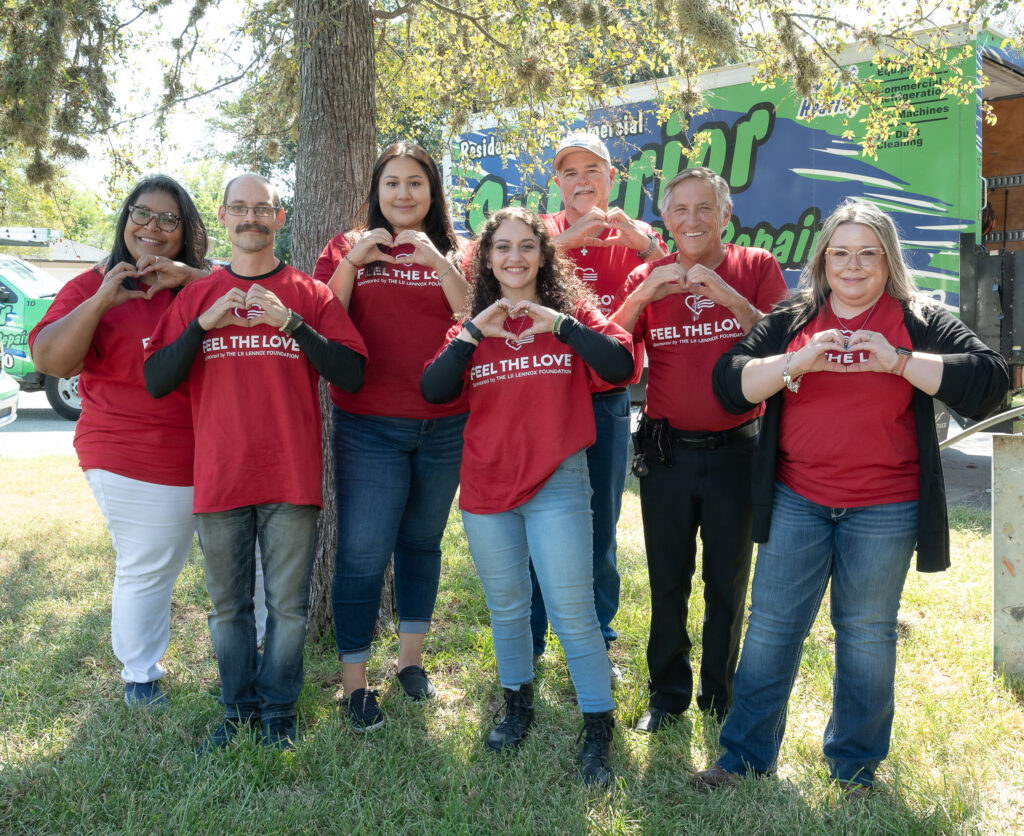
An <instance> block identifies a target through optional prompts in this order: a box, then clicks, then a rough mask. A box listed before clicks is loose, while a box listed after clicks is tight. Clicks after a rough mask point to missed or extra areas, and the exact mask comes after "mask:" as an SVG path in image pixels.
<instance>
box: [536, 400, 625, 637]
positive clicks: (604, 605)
mask: <svg viewBox="0 0 1024 836" xmlns="http://www.w3.org/2000/svg"><path fill="white" fill-rule="evenodd" d="M593 401H594V423H595V424H596V425H597V440H596V441H595V442H594V443H593V444H592V445H591V446H590V447H588V448H587V468H588V469H589V471H590V487H591V489H592V490H593V492H594V493H593V496H591V498H590V510H591V511H593V512H594V605H595V606H596V607H597V620H598V622H599V623H600V625H601V633H602V635H604V643H605V646H606V647H607V646H610V645H611V643H612V642H613V641H615V640H616V639H617V638H618V637H619V634H618V633H616V632H615V630H614V629H612V626H611V624H612V619H613V618H615V614H616V613H617V612H618V611H619V570H618V567H617V564H616V559H615V547H616V543H615V529H616V527H617V526H618V524H619V513H620V512H621V511H622V492H623V491H624V490H625V489H626V470H627V466H628V463H629V391H628V390H627V391H625V392H616V393H615V394H609V395H601V394H598V395H594V396H593ZM530 581H531V583H532V584H533V598H532V600H531V602H530V630H531V632H532V633H533V652H534V654H540V653H543V652H544V648H545V646H546V645H547V631H548V614H547V610H546V609H545V608H544V596H543V595H542V594H541V591H540V585H539V584H538V583H537V573H536V571H535V570H534V568H533V563H532V562H531V564H530Z"/></svg>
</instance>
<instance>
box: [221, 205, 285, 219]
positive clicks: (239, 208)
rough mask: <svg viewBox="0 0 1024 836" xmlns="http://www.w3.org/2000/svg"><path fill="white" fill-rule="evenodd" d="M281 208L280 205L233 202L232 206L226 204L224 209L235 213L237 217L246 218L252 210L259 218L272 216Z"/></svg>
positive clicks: (230, 213)
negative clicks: (252, 204) (248, 204)
mask: <svg viewBox="0 0 1024 836" xmlns="http://www.w3.org/2000/svg"><path fill="white" fill-rule="evenodd" d="M280 209H281V207H280V206H267V205H265V204H264V205H260V206H246V205H245V204H244V203H232V204H231V205H230V206H225V207H224V211H225V212H227V213H228V214H229V215H234V216H235V217H236V218H244V217H245V216H246V215H248V214H249V213H250V212H252V213H253V214H254V215H255V216H256V217H257V218H271V217H273V216H274V215H275V214H277V212H278V211H279V210H280Z"/></svg>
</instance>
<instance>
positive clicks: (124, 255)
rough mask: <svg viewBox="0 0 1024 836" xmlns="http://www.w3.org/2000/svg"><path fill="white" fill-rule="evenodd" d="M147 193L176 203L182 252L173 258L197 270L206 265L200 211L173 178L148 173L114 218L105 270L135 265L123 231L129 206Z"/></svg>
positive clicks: (204, 239)
mask: <svg viewBox="0 0 1024 836" xmlns="http://www.w3.org/2000/svg"><path fill="white" fill-rule="evenodd" d="M146 192H165V193H166V194H168V195H170V196H171V197H173V198H174V201H175V203H177V204H178V213H177V214H178V215H179V216H180V217H181V229H182V235H181V250H180V251H179V252H178V253H177V255H175V256H174V258H175V259H176V260H178V261H180V262H182V263H183V264H187V265H188V266H189V267H194V268H196V269H202V268H203V267H206V266H208V265H209V262H207V260H206V250H207V248H208V246H209V238H208V236H207V234H206V224H204V223H203V219H202V218H201V217H199V210H198V209H196V205H195V203H193V202H192V198H191V197H190V196H189V193H188V192H187V191H185V188H184V186H182V185H181V183H179V182H178V181H177V180H175V179H174V178H173V177H168V176H167V175H166V174H150V175H148V176H146V177H143V178H142V179H141V180H139V182H138V183H136V184H135V187H134V188H133V189H132V190H131V192H130V193H129V194H128V197H126V198H125V200H124V205H123V206H121V214H120V215H119V216H118V218H117V232H116V233H115V235H114V248H113V249H112V250H111V251H110V256H109V257H108V258H107V265H106V269H107V270H111V269H113V268H114V266H115V265H117V264H120V263H121V262H122V261H126V262H128V263H129V264H134V263H135V259H134V258H132V254H131V253H130V252H128V247H127V246H126V245H125V243H124V231H125V228H126V227H127V226H128V216H129V215H130V214H131V210H130V209H129V208H128V207H130V206H134V205H135V201H137V200H138V199H139V197H140V196H141V195H143V194H145V193H146Z"/></svg>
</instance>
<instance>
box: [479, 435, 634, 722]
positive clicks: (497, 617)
mask: <svg viewBox="0 0 1024 836" xmlns="http://www.w3.org/2000/svg"><path fill="white" fill-rule="evenodd" d="M462 522H463V525H464V526H465V529H466V537H467V539H468V540H469V551H470V553H471V554H472V555H473V562H474V563H475V564H476V570H477V572H478V573H479V575H480V581H481V583H482V584H483V587H484V594H485V595H486V596H487V608H488V609H489V610H490V611H491V632H492V635H493V639H494V655H495V656H496V657H497V660H498V675H499V677H500V679H501V684H502V686H503V687H505V688H517V687H519V686H520V685H523V684H525V683H527V682H530V681H532V680H533V658H532V657H533V654H532V644H533V643H532V638H531V633H530V588H531V587H530V568H529V565H530V558H531V556H532V558H533V565H534V567H535V569H536V571H537V577H538V579H539V580H540V586H541V589H543V590H544V598H545V600H546V601H547V606H548V614H549V615H550V617H551V626H552V627H553V628H554V630H555V633H556V634H557V635H558V638H559V640H560V641H561V643H562V649H563V650H564V651H565V659H566V662H568V664H569V673H570V674H571V675H572V681H573V684H574V685H575V686H576V696H577V698H578V701H579V706H580V709H581V710H582V711H584V712H595V711H609V710H610V709H611V708H613V707H614V703H613V701H612V691H611V682H610V680H609V679H608V653H607V650H606V649H605V646H604V640H603V639H602V637H601V626H600V625H599V624H598V622H597V613H596V612H595V611H594V580H593V570H592V565H593V547H592V545H591V544H592V539H591V538H592V522H591V511H590V479H589V477H588V476H587V459H586V456H585V455H584V453H583V451H582V450H581V451H580V452H578V453H574V454H573V455H571V456H569V458H567V459H566V460H565V461H564V462H562V464H561V465H560V466H559V467H558V470H556V471H555V472H554V473H553V474H552V476H551V477H550V478H549V479H548V481H547V482H545V483H544V487H542V488H541V489H540V491H539V492H538V493H537V494H535V495H534V496H533V498H532V499H530V500H529V501H527V502H525V503H523V504H522V505H520V506H519V507H518V508H513V509H512V510H511V511H501V512H499V513H496V514H471V513H469V512H467V511H463V512H462Z"/></svg>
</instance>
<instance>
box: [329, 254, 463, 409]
mask: <svg viewBox="0 0 1024 836" xmlns="http://www.w3.org/2000/svg"><path fill="white" fill-rule="evenodd" d="M468 246H469V245H468V243H465V244H463V254H465V251H466V249H467V248H468ZM350 249H351V246H350V245H349V243H348V241H347V240H346V239H345V236H344V235H335V236H334V238H332V239H331V240H330V241H329V242H328V244H327V246H326V247H324V251H323V253H321V255H320V258H318V259H317V262H316V268H315V269H314V270H313V278H314V279H318V280H319V281H322V282H324V283H326V282H329V281H330V280H331V276H333V275H334V271H335V270H336V269H337V267H338V264H339V263H340V262H341V260H342V258H344V256H345V254H346V253H347V252H348V251H349V250H350ZM382 249H383V251H384V252H388V253H390V254H391V255H400V254H402V253H410V252H412V251H413V246H412V245H411V244H403V245H402V246H401V247H391V248H382ZM348 313H349V316H351V317H352V322H353V323H354V324H355V326H356V328H357V329H358V330H359V333H360V335H361V336H362V338H363V339H364V340H365V341H366V348H367V350H368V351H369V360H368V361H367V363H366V381H365V382H364V383H363V386H362V388H361V389H360V390H359V391H358V392H356V393H355V394H354V395H351V394H349V393H348V392H343V391H342V390H341V389H338V388H336V387H334V386H332V387H331V400H332V401H333V402H334V404H335V405H336V406H337V407H338V408H339V409H343V410H345V411H346V412H354V413H356V414H358V415H387V416H389V417H397V418H415V419H419V420H425V419H428V418H442V417H444V416H446V415H456V414H458V413H460V412H465V411H466V409H467V408H468V407H467V406H466V401H465V399H464V398H459V399H458V400H457V401H455V402H453V403H446V404H430V403H427V402H426V401H425V400H423V395H421V394H420V376H421V375H422V374H423V367H424V366H425V365H426V363H427V362H429V360H430V358H431V357H433V356H434V354H435V353H436V352H437V347H438V346H439V345H440V344H441V343H442V342H443V341H444V338H445V334H446V333H447V332H448V329H449V328H451V327H452V324H453V323H454V321H455V317H454V313H453V312H452V307H451V305H450V304H449V303H448V297H447V296H445V293H444V290H443V289H442V288H441V282H440V280H439V279H438V276H437V273H436V272H435V271H434V270H433V269H432V268H429V267H424V266H423V265H420V264H412V263H403V264H388V263H387V262H384V261H375V262H372V263H370V264H367V265H366V266H365V267H360V268H359V270H358V272H357V273H356V280H355V286H354V287H353V289H352V299H351V301H350V302H349V306H348Z"/></svg>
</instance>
